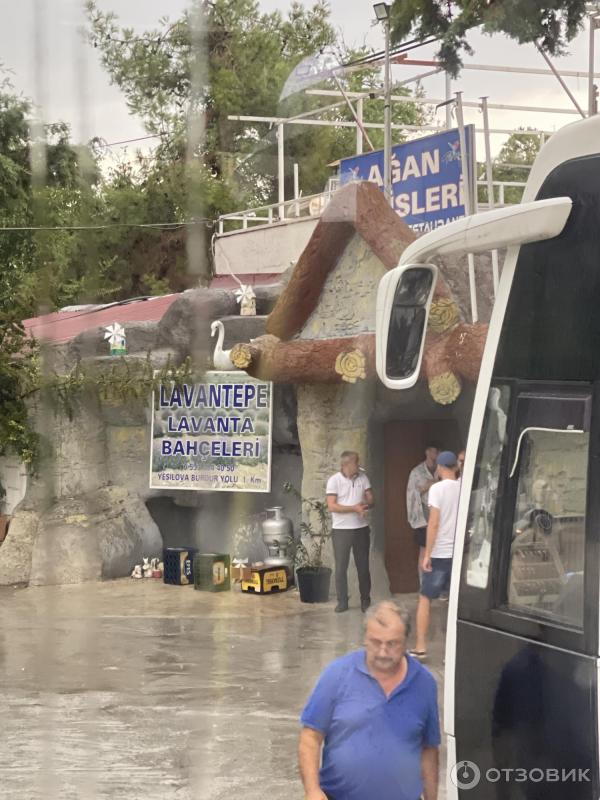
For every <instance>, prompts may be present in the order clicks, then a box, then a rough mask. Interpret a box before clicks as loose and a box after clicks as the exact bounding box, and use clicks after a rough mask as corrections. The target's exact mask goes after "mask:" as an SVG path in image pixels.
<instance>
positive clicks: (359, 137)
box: [356, 97, 363, 155]
mask: <svg viewBox="0 0 600 800" xmlns="http://www.w3.org/2000/svg"><path fill="white" fill-rule="evenodd" d="M356 117H357V124H356V155H360V154H361V153H362V151H363V129H362V128H361V125H362V121H363V99H362V97H361V98H359V99H358V100H357V101H356Z"/></svg>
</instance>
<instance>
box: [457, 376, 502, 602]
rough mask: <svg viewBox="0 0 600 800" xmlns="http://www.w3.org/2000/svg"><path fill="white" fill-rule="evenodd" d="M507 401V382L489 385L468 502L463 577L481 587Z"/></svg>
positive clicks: (487, 564) (487, 559)
mask: <svg viewBox="0 0 600 800" xmlns="http://www.w3.org/2000/svg"><path fill="white" fill-rule="evenodd" d="M509 404H510V387H509V386H508V385H499V386H492V388H491V389H490V393H489V395H488V401H487V410H486V414H485V420H484V424H483V433H482V437H481V445H480V449H479V454H478V457H477V465H476V467H475V474H474V476H473V490H472V492H471V501H470V505H469V516H468V524H467V530H468V538H467V546H468V552H467V558H466V560H467V568H466V580H467V584H468V585H469V586H474V587H476V588H477V589H485V588H486V586H487V583H488V574H489V567H490V553H491V547H492V533H493V530H494V519H495V514H496V507H497V502H496V501H497V495H498V483H499V477H500V462H501V460H502V452H503V450H504V445H505V443H506V421H507V416H508V409H509Z"/></svg>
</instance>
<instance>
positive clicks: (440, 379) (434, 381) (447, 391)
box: [429, 372, 461, 406]
mask: <svg viewBox="0 0 600 800" xmlns="http://www.w3.org/2000/svg"><path fill="white" fill-rule="evenodd" d="M429 392H430V394H431V396H432V397H433V399H434V400H435V402H436V403H439V404H440V405H441V406H448V405H450V403H453V402H454V401H455V400H456V398H457V397H458V396H459V394H460V392H461V385H460V381H459V379H458V378H457V377H456V375H455V374H454V373H453V372H442V373H441V375H435V377H433V378H430V379H429Z"/></svg>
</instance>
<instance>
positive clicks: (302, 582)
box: [296, 567, 331, 603]
mask: <svg viewBox="0 0 600 800" xmlns="http://www.w3.org/2000/svg"><path fill="white" fill-rule="evenodd" d="M296 579H297V582H298V591H299V592H300V601H301V602H302V603H326V602H327V601H328V600H329V584H330V583H331V570H330V569H329V567H300V569H298V570H296Z"/></svg>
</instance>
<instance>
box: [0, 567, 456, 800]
mask: <svg viewBox="0 0 600 800" xmlns="http://www.w3.org/2000/svg"><path fill="white" fill-rule="evenodd" d="M405 600H406V605H407V606H408V607H409V608H410V609H411V610H413V609H414V605H415V597H414V596H405ZM333 606H334V603H333V602H330V603H327V604H322V605H314V606H313V605H306V604H302V603H300V600H299V597H298V594H297V592H296V591H295V590H294V591H290V592H287V593H285V594H281V595H275V596H264V597H263V596H251V595H242V594H241V593H240V591H239V589H238V588H237V587H236V588H234V589H233V590H232V591H231V592H227V593H221V594H211V593H205V592H197V591H194V590H193V589H192V588H191V587H175V586H165V585H163V584H162V583H161V582H159V581H151V580H143V581H133V580H131V579H126V580H119V581H113V582H107V583H98V584H84V585H75V586H61V587H40V588H30V589H22V588H15V589H10V588H7V589H2V590H0V618H1V626H0V714H1V720H2V725H1V732H0V753H1V762H0V785H1V786H2V798H3V800H17V798H18V800H23V799H24V798H25V799H26V800H42V799H43V800H54V799H55V798H56V800H59V799H60V800H71V799H72V800H87V799H88V798H90V799H91V798H110V800H120V799H121V798H123V800H124V799H125V798H127V800H136V799H137V798H140V800H141V799H142V798H144V799H145V800H225V798H227V800H229V799H230V798H232V797H239V798H244V800H263V799H264V798H265V797H270V798H275V799H276V800H283V798H292V800H301V798H302V797H303V793H302V788H301V784H300V781H299V779H298V776H297V767H296V743H297V736H298V730H299V726H298V715H299V713H300V711H301V709H302V706H303V704H304V701H305V699H306V697H307V695H308V693H309V692H310V689H311V687H312V686H313V684H314V682H315V680H316V678H317V676H318V674H319V672H320V670H321V669H322V667H323V666H325V664H327V662H329V661H330V660H331V659H333V658H335V657H336V656H338V655H341V654H342V653H344V652H346V651H347V650H350V649H353V648H356V647H358V646H360V644H361V639H362V628H361V624H362V615H361V613H360V611H359V610H358V609H352V608H351V610H350V611H348V612H347V613H345V614H334V613H333ZM436 606H437V607H436V608H435V611H434V619H433V626H432V627H433V641H432V647H431V657H430V661H429V664H428V666H429V667H430V669H431V670H432V672H433V673H434V675H435V676H436V678H437V679H438V681H439V684H440V689H441V681H442V677H443V673H442V666H441V665H442V640H443V632H442V626H443V619H444V617H445V613H444V612H445V607H444V606H443V605H441V604H436ZM440 699H441V695H440ZM443 774H444V773H443V771H442V775H443ZM442 782H443V781H442ZM443 797H444V792H443V790H442V791H441V792H440V798H443Z"/></svg>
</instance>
